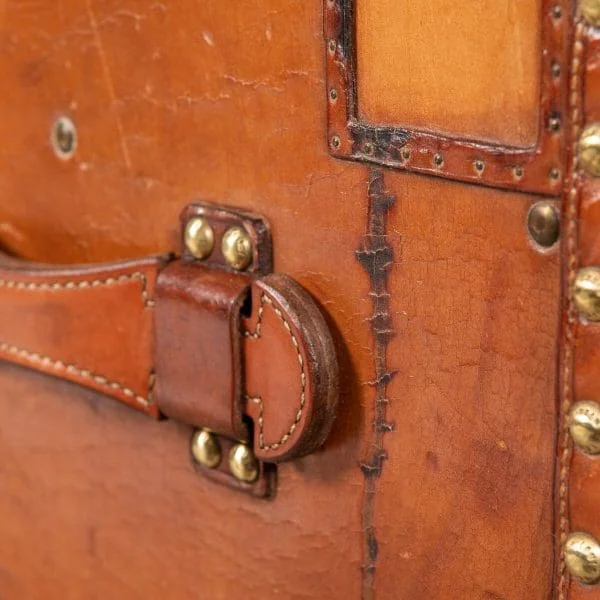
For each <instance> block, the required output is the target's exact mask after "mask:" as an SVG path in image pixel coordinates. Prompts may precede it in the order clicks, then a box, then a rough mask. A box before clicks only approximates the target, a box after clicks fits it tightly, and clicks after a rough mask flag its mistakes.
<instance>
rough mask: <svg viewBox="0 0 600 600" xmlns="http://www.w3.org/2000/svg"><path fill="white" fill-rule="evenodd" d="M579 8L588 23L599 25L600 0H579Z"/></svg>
mask: <svg viewBox="0 0 600 600" xmlns="http://www.w3.org/2000/svg"><path fill="white" fill-rule="evenodd" d="M579 9H580V10H581V14H582V15H583V18H584V19H585V20H586V21H587V22H588V23H589V24H590V25H594V26H595V27H598V26H600V0H579Z"/></svg>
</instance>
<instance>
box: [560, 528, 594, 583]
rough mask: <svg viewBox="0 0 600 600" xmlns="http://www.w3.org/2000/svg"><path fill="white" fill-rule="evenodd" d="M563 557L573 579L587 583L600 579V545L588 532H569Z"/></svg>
mask: <svg viewBox="0 0 600 600" xmlns="http://www.w3.org/2000/svg"><path fill="white" fill-rule="evenodd" d="M564 557H565V564H566V565H567V569H568V571H569V573H570V574H571V575H572V576H573V577H575V579H577V580H579V581H581V582H582V583H587V584H588V585H591V584H594V583H598V581H600V545H599V544H598V542H597V541H596V539H595V538H594V537H592V536H591V535H590V534H589V533H581V532H576V533H571V534H570V535H569V537H568V538H567V541H566V542H565V547H564Z"/></svg>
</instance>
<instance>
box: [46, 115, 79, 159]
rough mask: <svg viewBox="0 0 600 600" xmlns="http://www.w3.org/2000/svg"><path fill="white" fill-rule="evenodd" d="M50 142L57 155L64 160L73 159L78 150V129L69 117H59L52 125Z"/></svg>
mask: <svg viewBox="0 0 600 600" xmlns="http://www.w3.org/2000/svg"><path fill="white" fill-rule="evenodd" d="M50 142H51V144H52V148H54V152H55V154H56V155H57V156H58V157H59V158H62V159H64V160H66V159H68V158H71V156H73V154H74V153H75V149H76V148H77V129H76V128H75V123H73V121H72V120H71V119H69V117H59V118H58V119H56V121H55V122H54V125H52V133H51V135H50Z"/></svg>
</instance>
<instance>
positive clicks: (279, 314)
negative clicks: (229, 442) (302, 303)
mask: <svg viewBox="0 0 600 600" xmlns="http://www.w3.org/2000/svg"><path fill="white" fill-rule="evenodd" d="M265 304H268V305H269V306H270V307H271V309H272V310H273V312H274V313H275V314H276V315H277V317H278V318H279V320H280V321H281V322H282V323H283V326H284V327H285V329H286V331H287V332H288V333H289V335H290V339H291V341H292V345H293V346H294V349H295V350H296V355H297V357H298V364H299V365H300V388H301V389H300V406H299V408H298V410H297V411H296V416H295V418H294V422H293V423H292V424H291V425H290V427H289V429H288V431H287V432H286V433H285V434H284V435H283V436H281V439H280V440H279V441H278V442H274V443H272V444H265V437H264V418H263V410H264V401H263V399H262V398H261V397H260V396H254V397H252V396H248V395H247V394H246V395H245V398H246V400H247V401H250V402H254V403H255V404H258V405H259V413H258V432H259V433H258V445H259V447H260V449H261V450H277V449H278V448H280V447H281V446H284V445H285V444H287V442H289V440H290V437H291V436H292V434H293V433H294V431H295V430H296V427H297V426H298V423H299V422H300V420H301V419H302V414H303V412H304V407H305V405H306V372H305V364H304V358H303V357H302V353H301V352H300V345H299V344H298V340H297V338H296V336H295V335H294V333H293V332H292V328H291V326H290V324H289V323H288V322H287V320H286V319H285V317H284V316H283V313H282V312H281V311H280V310H279V309H278V308H277V307H276V306H274V305H273V301H272V300H271V298H269V297H268V296H267V295H266V294H264V293H263V294H262V295H261V297H260V308H259V309H258V320H257V322H256V329H255V330H254V331H253V332H251V331H244V337H246V338H249V339H252V340H258V339H260V337H261V335H262V334H261V329H262V320H263V315H264V308H265Z"/></svg>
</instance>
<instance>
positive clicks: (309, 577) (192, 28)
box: [0, 0, 569, 600]
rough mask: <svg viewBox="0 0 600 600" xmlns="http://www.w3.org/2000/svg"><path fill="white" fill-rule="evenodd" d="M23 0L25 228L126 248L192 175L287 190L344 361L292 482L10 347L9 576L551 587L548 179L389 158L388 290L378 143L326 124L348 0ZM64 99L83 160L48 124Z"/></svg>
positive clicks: (292, 595)
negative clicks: (532, 216)
mask: <svg viewBox="0 0 600 600" xmlns="http://www.w3.org/2000/svg"><path fill="white" fill-rule="evenodd" d="M471 4H472V3H471V2H464V8H465V10H469V8H470V6H471ZM524 4H525V3H523V2H515V4H514V6H515V10H517V11H518V10H519V7H520V6H522V5H524ZM560 4H561V5H562V6H563V9H564V13H565V14H568V10H567V5H566V3H564V2H563V3H560ZM1 14H2V16H1V17H0V47H1V48H2V50H3V51H2V53H1V54H0V80H1V81H2V82H3V90H4V93H3V94H0V138H1V139H2V144H0V239H1V241H2V244H3V245H4V246H5V247H8V248H9V249H11V250H12V251H13V252H14V253H15V254H18V255H19V256H23V257H25V258H29V259H32V260H44V261H49V262H63V263H68V262H80V261H107V260H116V259H120V258H123V257H130V256H141V255H147V254H152V253H157V252H168V251H174V250H177V248H178V247H179V228H178V226H177V218H178V215H179V213H180V212H181V209H182V207H183V206H184V205H186V204H187V203H188V202H190V201H191V200H193V199H196V198H206V199H210V200H212V201H214V202H218V203H225V204H229V205H234V206H237V207H241V208H246V209H248V210H254V211H257V212H260V213H262V214H264V215H265V216H266V217H267V218H268V219H269V221H270V223H271V225H272V233H273V241H274V247H275V248H276V253H275V267H276V271H277V272H280V273H286V274H288V275H290V276H292V277H293V278H294V279H295V280H296V281H298V282H299V283H301V284H302V285H303V286H304V287H305V288H306V289H308V290H309V291H310V293H311V295H312V296H313V297H315V298H316V299H317V301H318V302H319V303H320V304H322V305H323V306H324V307H325V309H326V314H327V315H328V316H327V320H328V324H329V326H330V328H331V329H332V330H333V331H334V339H335V345H336V350H337V351H338V355H339V356H340V361H341V368H340V383H341V409H340V413H339V417H338V419H337V421H336V424H335V426H334V429H333V431H332V435H331V436H330V438H328V440H327V442H326V443H325V445H324V447H323V449H322V451H320V452H318V453H315V454H311V455H309V456H307V457H305V458H303V459H301V460H299V461H296V462H294V463H289V464H288V463H285V464H282V465H281V466H280V467H279V475H280V477H279V479H280V482H279V486H278V493H277V497H276V498H275V500H274V501H273V502H268V503H267V502H263V501H258V500H253V499H251V498H248V497H245V496H244V495H241V494H238V493H235V492H233V491H231V490H229V489H226V488H224V487H220V486H215V485H213V484H212V483H211V482H209V481H206V480H205V479H204V478H202V477H199V476H198V474H197V473H196V472H195V471H194V470H193V469H192V468H191V467H190V466H189V456H188V454H189V450H188V444H189V438H190V435H191V430H190V428H189V427H187V426H185V425H181V424H178V423H176V422H174V421H168V422H166V423H157V422H155V421H153V420H152V419H145V418H142V415H139V414H137V413H136V412H135V411H131V410H129V409H128V408H127V407H125V406H121V405H119V404H118V403H116V402H106V401H105V399H104V398H102V397H101V396H99V395H98V394H95V393H92V392H89V391H87V390H83V389H80V388H79V387H74V386H69V385H67V384H65V383H63V382H60V381H57V380H55V379H51V378H46V377H41V376H39V375H37V374H35V373H32V372H30V371H25V370H21V369H17V368H15V367H13V366H9V365H5V364H2V365H0V454H1V455H2V461H1V463H0V481H1V482H2V493H1V494H0V514H1V515H2V519H1V521H0V565H1V569H0V584H1V587H0V589H1V590H2V594H3V595H4V597H5V598H7V599H8V600H14V599H18V600H20V599H22V598H28V599H32V600H37V599H38V598H40V599H41V598H43V599H44V600H48V599H54V598H57V599H60V600H70V599H73V600H78V599H80V598H88V597H92V598H93V597H94V595H95V596H96V597H98V598H115V597H116V598H124V599H125V598H139V597H143V598H145V599H150V598H156V599H162V598H173V599H175V600H185V599H188V598H190V599H192V598H198V597H199V596H200V597H209V598H214V599H216V600H230V599H231V598H234V597H243V598H246V599H248V600H258V599H261V600H264V599H266V598H268V599H271V598H281V599H285V600H309V599H315V598H316V599H323V600H328V599H330V598H348V599H356V598H361V597H363V598H365V599H366V600H370V599H371V598H375V599H376V600H386V599H389V598H391V599H399V600H413V599H415V598H427V599H428V600H457V599H461V600H462V599H464V600H482V599H485V600H492V599H493V600H497V599H500V598H501V599H503V600H524V599H527V600H547V599H548V598H549V597H550V596H551V593H552V588H553V586H552V583H553V582H552V573H553V560H552V557H553V547H554V536H553V530H552V523H553V512H554V503H553V498H552V489H553V488H552V486H553V480H554V459H553V456H554V452H555V450H556V448H555V430H556V409H555V397H556V391H555V387H556V386H555V380H556V352H557V342H556V333H557V320H556V318H555V316H556V315H557V312H558V307H559V294H560V290H559V277H560V272H559V255H558V253H557V251H556V250H552V251H550V252H548V253H539V252H537V251H536V250H535V249H534V248H533V246H532V245H531V244H530V243H529V241H528V239H527V234H526V228H525V225H524V223H525V219H526V215H527V211H528V209H529V207H530V206H531V204H532V203H533V202H535V201H537V200H538V199H539V197H538V196H535V195H528V194H521V193H514V192H509V191H506V190H491V189H489V188H486V187H482V186H480V185H465V184H459V183H455V182H449V181H447V180H444V179H443V178H429V177H422V176H417V175H414V174H410V173H402V172H398V171H394V170H391V169H390V170H388V169H386V170H384V175H383V177H384V183H385V187H386V189H387V190H388V191H389V192H390V193H391V194H393V195H394V197H395V203H394V204H393V206H392V207H390V209H389V211H388V213H387V216H386V227H385V230H384V231H383V233H381V232H380V233H379V235H377V236H376V239H377V240H378V241H379V242H380V243H381V242H382V240H385V242H386V246H387V247H388V249H391V253H388V255H387V262H388V265H387V270H388V273H389V276H388V281H387V289H386V290H383V291H380V292H378V291H376V290H375V289H374V288H373V286H372V281H371V277H370V275H369V272H367V271H365V269H364V268H363V266H362V264H361V263H359V261H357V260H356V254H355V251H356V250H357V249H359V248H360V249H362V248H364V247H365V242H366V241H372V240H373V235H374V232H377V230H378V227H377V226H376V225H377V223H376V221H377V214H378V213H377V212H375V215H374V218H373V219H372V220H371V219H370V216H369V215H370V207H371V205H372V204H376V203H377V199H376V198H375V201H372V200H371V199H370V196H369V193H368V190H369V181H370V179H371V174H370V170H369V169H368V168H367V167H365V166H364V165H361V164H358V163H349V162H345V161H339V160H336V159H335V158H332V157H331V156H330V155H329V151H328V148H327V142H326V127H327V126H326V123H327V114H326V113H327V108H326V105H327V100H326V97H325V95H326V90H327V88H326V83H325V81H326V78H325V68H324V62H325V61H324V55H325V53H326V51H327V50H326V42H325V41H324V40H323V38H322V29H323V25H322V17H323V2H322V1H321V0H289V1H288V2H286V3H285V9H282V3H281V2H280V1H277V0H265V1H262V0H261V1H260V2H259V1H249V2H238V3H236V4H235V9H234V8H233V7H232V3H229V2H223V1H222V0H206V1H203V2H191V1H190V0H181V1H180V2H170V3H158V2H156V3H155V2H140V1H137V0H107V1H106V2H102V3H100V2H97V1H95V0H89V2H88V1H83V0H62V1H61V2H60V3H51V2H45V3H44V2H37V3H32V2H28V3H23V2H12V3H10V2H9V3H6V5H5V6H4V8H3V12H2V13H1ZM516 18H518V17H516ZM442 34H443V35H447V34H449V29H448V28H444V27H442V24H441V22H440V35H442ZM436 39H437V38H433V39H432V40H431V44H436ZM454 41H455V43H456V44H457V45H462V44H468V43H469V38H468V36H454ZM466 76H468V75H466ZM568 79H569V77H568V65H563V75H562V77H561V78H560V79H559V83H558V85H560V86H561V89H563V90H565V91H566V87H567V85H568ZM434 83H435V82H432V84H434ZM457 85H461V83H460V81H457ZM494 93H496V90H495V89H494V88H493V87H492V88H490V90H489V94H494ZM476 100H477V99H474V101H476ZM407 101H408V99H407ZM65 112H67V113H69V114H70V115H71V116H72V117H73V119H74V121H75V123H76V125H77V128H78V132H79V143H78V149H77V152H76V154H75V156H74V158H73V160H71V161H70V162H62V161H60V160H58V159H57V158H56V157H55V156H54V154H53V152H52V149H51V147H50V144H49V142H48V137H49V132H50V128H51V125H52V122H53V120H54V118H55V117H56V116H57V115H59V114H63V113H65ZM490 118H501V117H498V116H497V115H493V116H491V117H490ZM457 119H460V115H459V116H457ZM449 125H456V124H449ZM456 126H458V125H456ZM506 127H510V123H506ZM365 238H366V239H365ZM366 245H367V246H368V245H369V244H366ZM382 254H383V253H382ZM382 268H383V266H382ZM386 295H387V297H388V298H389V305H388V307H387V312H384V313H383V314H382V313H381V311H378V310H376V308H378V307H376V306H375V304H374V303H375V302H376V301H378V302H380V301H381V299H382V298H384V297H386ZM378 313H379V314H378ZM386 319H387V320H388V321H389V327H387V329H391V335H389V340H388V343H387V346H386V348H385V352H384V351H383V350H382V348H381V345H380V346H379V348H380V351H379V352H378V353H376V351H375V349H376V344H377V341H376V340H377V338H380V337H382V335H381V334H377V337H376V334H375V333H374V330H376V331H379V332H381V331H383V330H384V329H385V328H386V327H385V326H384V325H385V320H386ZM276 358H277V357H276V356H274V360H275V359H276ZM386 370H388V371H389V373H388V375H389V377H387V378H385V377H384V378H383V379H381V380H378V377H377V372H379V374H380V375H382V376H383V375H385V374H386ZM383 383H387V387H386V388H385V395H384V394H383V391H382V392H381V393H380V394H379V395H377V391H378V388H381V386H382V385H383ZM16 400H18V401H16ZM384 404H385V407H386V408H385V411H386V414H385V419H386V421H385V423H384V424H389V425H390V426H391V428H390V430H388V431H387V432H385V433H384V434H383V435H384V437H383V442H382V443H381V444H379V445H378V446H377V450H379V451H381V450H382V449H383V452H384V456H385V458H384V460H383V461H382V465H383V467H382V470H381V471H380V473H379V475H378V476H377V477H374V478H373V477H371V478H369V480H368V481H367V478H366V476H365V472H364V471H363V470H361V468H360V465H361V464H363V463H365V462H366V461H367V459H368V458H370V457H371V455H372V449H373V446H374V441H375V442H378V441H379V440H378V439H377V438H376V436H378V435H379V432H376V428H381V427H382V423H381V419H379V420H378V419H377V418H376V417H377V416H378V413H379V412H380V408H381V406H383V405H384ZM368 482H372V483H368Z"/></svg>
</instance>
